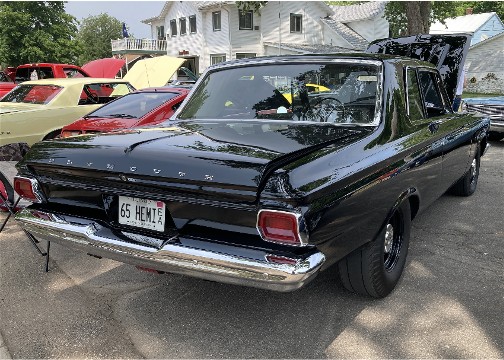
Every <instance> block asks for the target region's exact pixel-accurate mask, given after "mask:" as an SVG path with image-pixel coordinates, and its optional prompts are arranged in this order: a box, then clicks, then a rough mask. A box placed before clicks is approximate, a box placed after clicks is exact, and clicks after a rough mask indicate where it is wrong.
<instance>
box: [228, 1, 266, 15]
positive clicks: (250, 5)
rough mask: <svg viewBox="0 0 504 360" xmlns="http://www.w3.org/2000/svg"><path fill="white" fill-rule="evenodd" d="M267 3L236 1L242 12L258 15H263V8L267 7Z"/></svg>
mask: <svg viewBox="0 0 504 360" xmlns="http://www.w3.org/2000/svg"><path fill="white" fill-rule="evenodd" d="M267 3H268V2H267V1H236V6H237V7H238V9H240V10H241V11H242V12H245V11H250V10H252V11H253V12H255V13H256V14H260V13H261V8H262V7H264V6H266V4H267Z"/></svg>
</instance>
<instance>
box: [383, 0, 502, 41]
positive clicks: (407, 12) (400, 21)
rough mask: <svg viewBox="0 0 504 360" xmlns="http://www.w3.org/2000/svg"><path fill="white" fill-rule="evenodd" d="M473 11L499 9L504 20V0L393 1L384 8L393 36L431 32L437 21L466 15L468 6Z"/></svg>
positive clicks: (497, 11)
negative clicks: (432, 24) (433, 24)
mask: <svg viewBox="0 0 504 360" xmlns="http://www.w3.org/2000/svg"><path fill="white" fill-rule="evenodd" d="M469 8H471V9H472V12H473V13H474V14H479V13H485V12H496V13H497V15H498V16H499V17H500V18H501V19H502V18H503V16H504V2H502V1H480V2H476V1H390V2H388V3H387V5H386V7H385V17H386V18H387V20H388V22H389V24H390V36H393V37H396V36H406V35H414V34H420V33H429V29H430V25H431V23H432V22H434V21H444V20H445V19H447V18H450V17H457V16H462V15H465V13H466V9H469Z"/></svg>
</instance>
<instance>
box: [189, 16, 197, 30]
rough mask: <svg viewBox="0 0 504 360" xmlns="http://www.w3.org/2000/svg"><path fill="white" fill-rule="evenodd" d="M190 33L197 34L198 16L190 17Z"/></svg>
mask: <svg viewBox="0 0 504 360" xmlns="http://www.w3.org/2000/svg"><path fill="white" fill-rule="evenodd" d="M189 31H190V33H191V34H195V33H196V15H191V16H189Z"/></svg>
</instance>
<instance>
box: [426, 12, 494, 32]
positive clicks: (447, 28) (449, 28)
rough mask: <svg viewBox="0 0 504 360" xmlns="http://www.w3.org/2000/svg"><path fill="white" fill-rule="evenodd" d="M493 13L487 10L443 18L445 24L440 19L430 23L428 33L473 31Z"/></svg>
mask: <svg viewBox="0 0 504 360" xmlns="http://www.w3.org/2000/svg"><path fill="white" fill-rule="evenodd" d="M494 15H496V14H495V12H489V13H483V14H471V15H464V16H458V17H456V18H448V19H445V23H446V25H443V24H442V23H441V22H440V21H436V22H435V23H433V24H432V25H431V27H430V33H431V34H447V33H474V32H476V31H477V30H478V29H479V28H480V27H482V26H483V25H484V24H485V23H486V22H487V21H488V20H490V18H492V17H493V16H494ZM497 18H498V17H497Z"/></svg>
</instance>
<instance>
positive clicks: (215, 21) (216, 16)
mask: <svg viewBox="0 0 504 360" xmlns="http://www.w3.org/2000/svg"><path fill="white" fill-rule="evenodd" d="M212 26H213V31H220V29H221V12H220V11H215V12H213V13H212Z"/></svg>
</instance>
